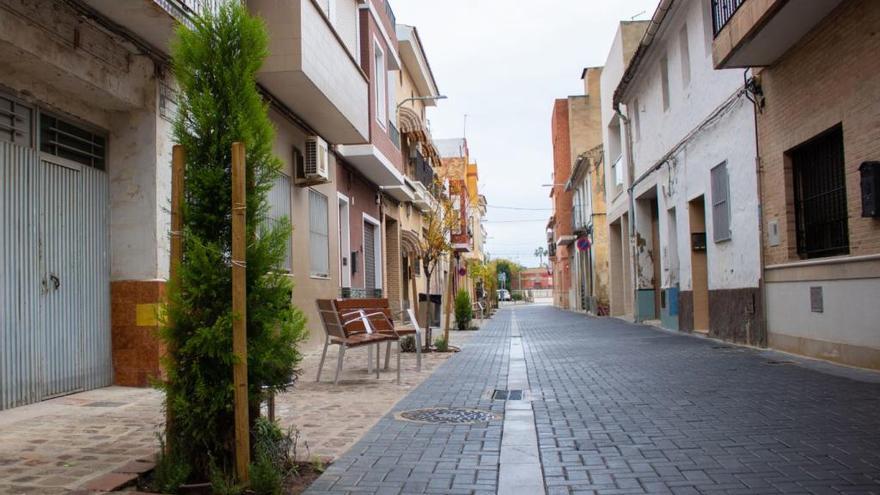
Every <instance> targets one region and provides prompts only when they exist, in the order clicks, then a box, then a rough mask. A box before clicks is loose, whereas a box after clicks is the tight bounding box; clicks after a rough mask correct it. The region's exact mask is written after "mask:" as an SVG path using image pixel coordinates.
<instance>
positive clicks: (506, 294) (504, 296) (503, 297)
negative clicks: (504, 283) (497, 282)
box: [496, 289, 513, 301]
mask: <svg viewBox="0 0 880 495" xmlns="http://www.w3.org/2000/svg"><path fill="white" fill-rule="evenodd" d="M496 292H498V300H499V301H512V300H513V299H512V298H511V297H510V291H508V290H507V289H498V290H497V291H496Z"/></svg>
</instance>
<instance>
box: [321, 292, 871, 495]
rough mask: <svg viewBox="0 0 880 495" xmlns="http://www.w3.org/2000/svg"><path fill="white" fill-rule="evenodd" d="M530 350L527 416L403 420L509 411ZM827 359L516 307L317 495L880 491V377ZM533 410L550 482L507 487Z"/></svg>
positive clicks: (330, 475)
mask: <svg viewBox="0 0 880 495" xmlns="http://www.w3.org/2000/svg"><path fill="white" fill-rule="evenodd" d="M517 332H518V333H520V334H521V338H516V337H513V338H512V337H511V335H512V334H515V333H517ZM517 341H519V343H517ZM518 345H521V347H522V350H523V352H524V358H525V368H526V370H525V371H526V373H527V377H528V381H527V382H526V383H527V386H528V389H527V390H526V398H527V399H528V398H530V399H531V403H530V407H528V409H527V410H526V411H524V410H522V409H520V408H519V407H508V408H507V415H508V416H511V414H513V416H515V418H514V417H510V418H508V419H515V421H509V420H508V419H501V418H500V417H499V416H496V417H495V419H492V420H490V421H488V422H486V423H483V424H475V425H457V426H449V425H426V424H420V423H413V422H408V421H401V420H398V419H396V415H399V414H400V412H401V411H405V410H411V409H420V408H428V407H435V406H459V407H467V408H477V409H483V410H485V411H491V412H493V413H495V414H496V415H503V414H504V413H505V402H504V401H495V400H492V399H491V393H492V391H493V390H494V389H505V388H507V387H508V382H509V380H510V381H511V382H517V381H519V378H517V376H516V375H519V374H520V371H519V370H518V369H517V368H518V367H519V365H518V364H517V360H516V359H515V356H513V355H512V352H517V348H518ZM818 367H821V366H804V365H801V364H798V360H794V359H792V360H787V359H779V358H778V355H775V356H774V355H771V354H769V353H767V352H765V351H758V350H749V349H743V348H739V347H735V346H730V345H724V344H719V343H717V342H714V341H711V340H707V339H699V338H693V337H689V336H684V335H680V334H673V333H669V332H665V331H660V330H656V329H653V328H648V327H645V326H641V325H632V324H629V323H625V322H622V321H620V320H617V319H609V318H605V319H597V318H588V317H585V316H582V315H577V314H574V313H568V312H563V311H559V310H556V309H554V308H552V307H549V306H519V307H516V308H508V309H505V310H502V311H501V312H499V314H498V315H497V316H496V317H495V318H494V319H493V320H492V321H491V322H490V323H489V324H488V325H487V326H486V327H484V329H483V330H482V331H481V332H479V334H477V335H476V336H475V337H474V339H473V340H472V341H471V342H470V343H469V345H468V346H467V347H466V349H465V350H464V352H462V353H460V354H458V355H456V356H455V357H454V358H453V359H451V360H450V361H449V362H447V363H445V364H444V365H443V366H441V367H440V369H439V370H438V371H437V372H436V373H435V374H434V375H432V376H431V378H429V379H428V380H427V381H426V382H425V383H423V384H422V385H421V386H420V387H419V388H417V389H416V390H415V391H414V392H413V393H412V394H410V395H409V396H408V397H406V398H405V399H404V400H402V401H401V402H400V403H398V405H397V406H395V408H394V412H393V413H391V414H389V415H386V416H385V417H384V418H383V419H382V420H381V421H380V422H379V423H378V424H377V425H376V426H375V427H374V428H373V429H372V430H371V431H370V433H368V434H367V435H366V436H365V437H364V438H363V439H362V440H361V441H360V442H358V443H357V444H356V445H355V446H354V448H353V449H352V450H351V451H349V453H347V454H346V455H345V456H343V457H342V458H341V459H340V460H339V461H338V462H337V463H336V464H335V465H333V466H331V468H330V469H329V470H328V471H327V472H326V473H325V475H324V476H322V477H321V478H320V479H319V480H318V481H317V482H316V484H315V485H313V487H312V489H311V490H310V492H309V493H312V494H323V493H394V494H399V493H406V494H409V493H446V494H458V493H461V494H470V493H475V494H483V493H485V494H489V493H496V492H498V493H502V494H504V493H528V494H531V493H536V491H535V490H536V489H535V488H534V487H535V486H536V485H537V486H538V487H541V486H543V488H544V490H545V491H546V493H548V494H568V493H583V494H588V493H589V494H642V493H673V494H697V493H705V494H722V493H724V494H765V493H766V494H770V493H805V494H806V493H812V494H825V493H853V494H855V493H860V494H864V493H878V494H880V384H878V383H877V382H876V380H875V381H874V382H873V383H872V382H871V381H870V380H865V381H860V380H857V379H853V378H852V377H859V376H868V375H869V374H868V373H859V372H850V371H847V370H845V369H844V370H842V371H841V372H839V373H833V374H831V373H825V372H820V371H817V370H816V369H814V368H818ZM825 367H826V368H827V366H825ZM509 370H510V371H511V374H510V375H509V373H508V371H509ZM871 376H874V375H871ZM508 404H509V403H508ZM517 418H518V419H517ZM523 418H531V421H534V431H535V432H536V437H535V438H536V439H535V440H534V441H535V442H537V444H538V447H539V456H540V462H541V467H542V469H541V478H542V479H540V480H535V479H528V480H522V484H520V485H518V487H517V485H513V486H512V487H507V486H505V483H504V482H503V481H502V483H501V486H500V488H501V489H500V490H499V482H498V481H499V477H500V478H502V480H503V479H504V477H505V475H504V473H505V472H508V473H510V472H512V473H516V472H517V470H516V469H513V470H511V469H509V468H510V465H509V464H510V462H513V461H511V460H510V459H515V457H509V455H510V453H511V451H510V450H509V449H507V448H506V446H507V443H508V442H505V437H508V435H510V434H516V435H517V436H522V435H521V434H520V432H521V431H525V430H529V427H528V421H529V420H528V419H526V420H523ZM514 423H516V424H514ZM514 430H516V431H514ZM526 437H528V434H526V435H525V436H524V437H523V438H526ZM530 441H531V440H527V441H526V442H524V443H525V444H526V448H525V449H523V452H525V453H526V455H531V454H529V453H530V452H533V450H532V449H531V447H529V446H528V443H529V442H530ZM516 443H518V442H516ZM529 459H530V458H526V459H524V460H523V459H522V458H521V457H520V459H519V461H518V462H521V463H524V464H528V463H530V462H531V461H530V460H529ZM499 465H500V469H499ZM535 476H537V475H531V477H532V478H534V477H535ZM536 482H537V483H536ZM538 493H540V492H538Z"/></svg>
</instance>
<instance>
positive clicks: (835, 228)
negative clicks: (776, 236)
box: [789, 126, 849, 258]
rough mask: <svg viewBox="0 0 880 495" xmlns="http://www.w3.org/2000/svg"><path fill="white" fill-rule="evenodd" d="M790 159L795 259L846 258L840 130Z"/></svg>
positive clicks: (801, 148)
mask: <svg viewBox="0 0 880 495" xmlns="http://www.w3.org/2000/svg"><path fill="white" fill-rule="evenodd" d="M789 156H790V158H791V163H792V176H793V185H794V204H795V227H796V231H797V252H798V255H800V256H801V257H802V258H820V257H824V256H837V255H841V254H849V227H848V225H847V221H848V212H847V204H846V181H845V167H844V154H843V128H842V127H841V126H837V127H835V128H834V129H832V130H830V131H828V132H826V133H824V134H822V135H820V136H818V137H816V138H814V139H812V140H811V141H808V142H807V143H805V144H803V145H801V146H799V147H797V148H795V149H794V150H792V151H791V152H790V153H789Z"/></svg>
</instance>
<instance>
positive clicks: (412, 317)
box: [334, 298, 423, 371]
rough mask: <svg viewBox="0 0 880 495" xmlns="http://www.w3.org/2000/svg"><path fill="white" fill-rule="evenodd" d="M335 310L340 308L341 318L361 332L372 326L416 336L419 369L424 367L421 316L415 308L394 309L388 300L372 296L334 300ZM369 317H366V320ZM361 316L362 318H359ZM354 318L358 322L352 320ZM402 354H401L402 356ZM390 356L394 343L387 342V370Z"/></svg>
mask: <svg viewBox="0 0 880 495" xmlns="http://www.w3.org/2000/svg"><path fill="white" fill-rule="evenodd" d="M334 303H335V305H336V309H337V310H338V311H339V315H340V318H341V319H342V321H343V322H346V323H350V326H351V328H352V329H355V330H358V331H362V330H366V325H365V323H366V324H367V325H369V327H370V329H369V331H371V332H377V333H380V334H386V335H396V336H399V337H407V336H413V337H414V338H415V341H416V368H417V369H418V371H421V370H422V334H423V332H422V330H421V328H420V327H419V322H418V319H417V318H416V314H415V311H413V310H412V309H407V310H405V311H400V312H397V313H395V312H393V311H392V310H391V306H390V305H389V304H388V299H384V298H369V299H336V300H335V301H334ZM364 316H367V318H366V319H363V318H364ZM359 317H360V319H359ZM350 319H354V320H355V321H349V320H350ZM407 319H408V320H409V324H404V321H405V320H407ZM399 357H400V356H398V358H399ZM390 358H391V342H388V343H387V344H386V352H385V369H386V370H387V369H388V365H389V360H390Z"/></svg>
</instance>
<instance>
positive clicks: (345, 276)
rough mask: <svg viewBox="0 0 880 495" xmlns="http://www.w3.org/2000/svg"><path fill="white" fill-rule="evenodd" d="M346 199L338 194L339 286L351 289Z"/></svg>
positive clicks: (347, 206)
mask: <svg viewBox="0 0 880 495" xmlns="http://www.w3.org/2000/svg"><path fill="white" fill-rule="evenodd" d="M350 211H351V210H350V207H349V201H348V197H347V196H344V195H342V194H339V286H340V287H342V288H344V289H350V288H351V218H349V214H350Z"/></svg>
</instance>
